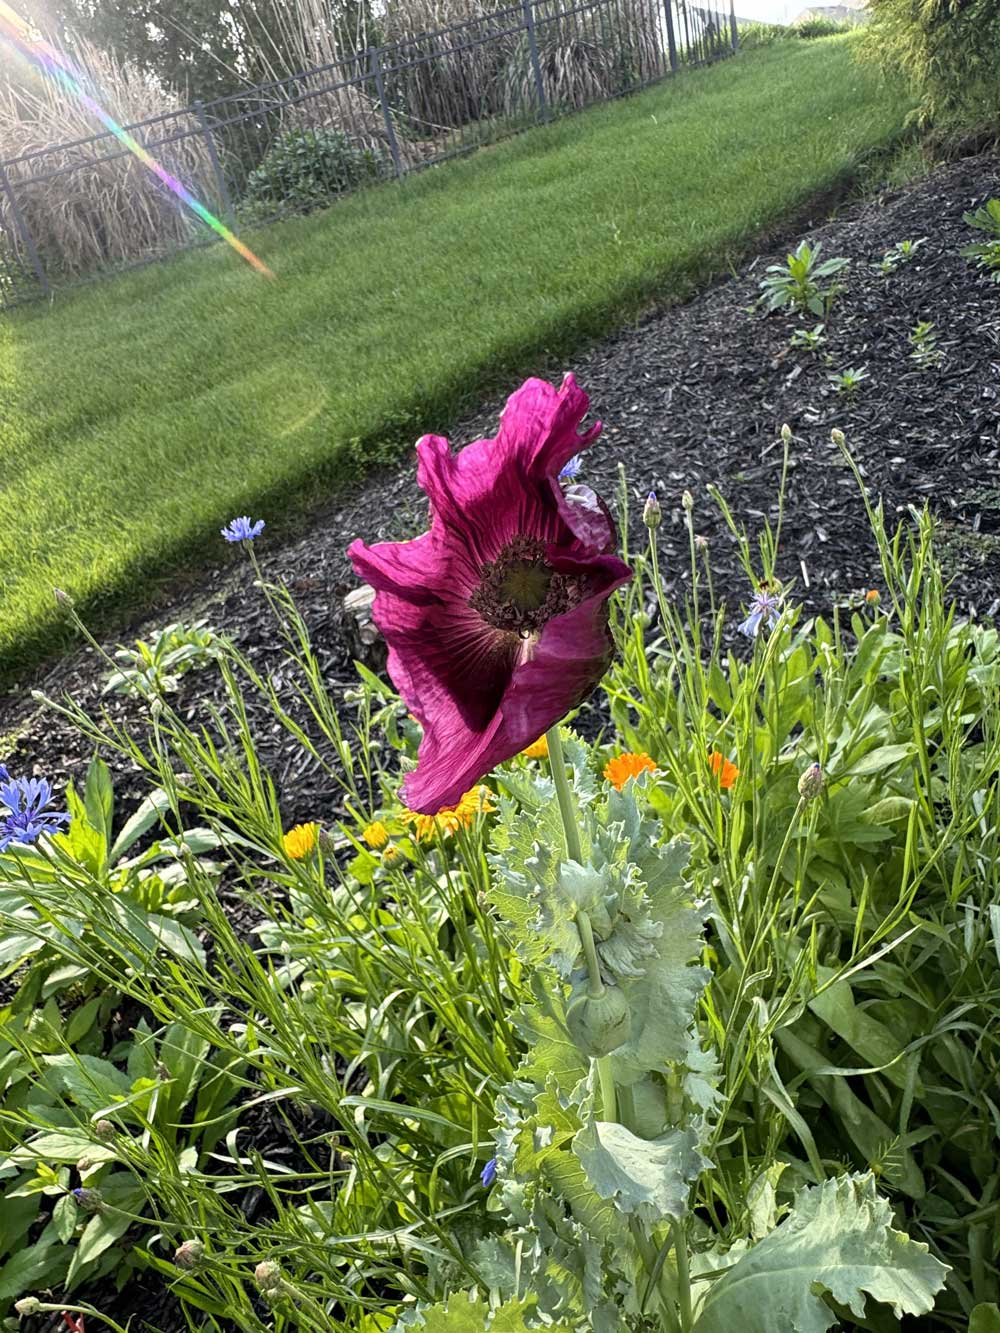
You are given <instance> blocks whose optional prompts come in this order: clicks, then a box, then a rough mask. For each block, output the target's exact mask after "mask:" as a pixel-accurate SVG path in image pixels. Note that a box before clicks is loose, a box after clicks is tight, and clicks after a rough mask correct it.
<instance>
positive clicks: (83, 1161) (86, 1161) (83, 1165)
mask: <svg viewBox="0 0 1000 1333" xmlns="http://www.w3.org/2000/svg"><path fill="white" fill-rule="evenodd" d="M96 1165H97V1163H96V1162H95V1161H94V1159H93V1157H88V1156H86V1154H84V1156H83V1157H81V1158H80V1160H79V1161H78V1162H77V1164H76V1169H77V1172H78V1173H79V1174H80V1175H81V1176H85V1175H86V1174H87V1172H88V1171H92V1170H93V1169H94V1167H95V1166H96Z"/></svg>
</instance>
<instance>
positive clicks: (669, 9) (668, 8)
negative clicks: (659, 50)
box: [663, 0, 677, 74]
mask: <svg viewBox="0 0 1000 1333" xmlns="http://www.w3.org/2000/svg"><path fill="white" fill-rule="evenodd" d="M663 14H664V17H665V18H666V20H667V52H668V54H669V56H670V73H671V74H676V73H677V37H676V35H675V33H674V0H663Z"/></svg>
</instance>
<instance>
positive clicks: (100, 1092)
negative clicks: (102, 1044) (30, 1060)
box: [42, 1054, 129, 1156]
mask: <svg viewBox="0 0 1000 1333" xmlns="http://www.w3.org/2000/svg"><path fill="white" fill-rule="evenodd" d="M44 1063H45V1073H44V1074H43V1075H42V1082H43V1083H44V1084H45V1086H46V1087H48V1088H49V1089H51V1091H52V1092H54V1093H62V1094H63V1095H64V1096H67V1097H69V1098H70V1099H71V1100H72V1101H74V1102H76V1104H77V1105H78V1106H81V1107H83V1109H84V1110H85V1111H86V1112H87V1114H88V1115H95V1114H96V1113H97V1112H98V1111H101V1110H103V1109H104V1108H105V1107H107V1106H109V1105H111V1104H113V1103H114V1102H115V1101H116V1100H117V1099H118V1098H119V1097H126V1096H128V1091H129V1080H128V1077H127V1075H125V1074H123V1073H122V1072H121V1070H120V1069H117V1068H116V1067H115V1066H114V1065H113V1064H111V1062H110V1061H109V1060H101V1059H99V1058H98V1057H97V1056H96V1055H68V1054H67V1055H48V1056H46V1057H45V1061H44ZM89 1155H90V1154H89V1150H88V1156H89Z"/></svg>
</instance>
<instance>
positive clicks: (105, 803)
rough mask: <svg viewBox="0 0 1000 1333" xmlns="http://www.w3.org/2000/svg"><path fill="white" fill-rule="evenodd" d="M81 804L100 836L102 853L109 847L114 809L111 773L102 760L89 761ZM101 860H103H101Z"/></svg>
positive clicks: (95, 758)
mask: <svg viewBox="0 0 1000 1333" xmlns="http://www.w3.org/2000/svg"><path fill="white" fill-rule="evenodd" d="M83 804H84V808H85V809H86V811H87V819H88V820H89V822H90V825H91V827H92V828H94V829H96V830H97V832H98V833H99V834H100V835H101V840H102V842H103V844H104V848H103V850H104V852H105V853H106V852H107V849H108V848H109V847H110V846H111V826H112V820H113V818H114V809H115V790H114V787H113V785H112V783H111V773H110V771H109V769H108V766H107V764H106V763H105V762H104V760H103V759H99V758H97V757H96V756H95V757H94V758H93V759H92V760H91V761H90V766H89V768H88V769H87V778H86V781H85V783H84V787H83ZM102 859H103V858H102Z"/></svg>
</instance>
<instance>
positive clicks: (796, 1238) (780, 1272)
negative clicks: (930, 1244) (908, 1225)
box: [694, 1174, 948, 1333]
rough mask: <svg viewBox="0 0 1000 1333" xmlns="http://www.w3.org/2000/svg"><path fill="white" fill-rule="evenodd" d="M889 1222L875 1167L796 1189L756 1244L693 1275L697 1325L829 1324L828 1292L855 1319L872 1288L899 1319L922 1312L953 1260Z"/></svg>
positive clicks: (832, 1319) (803, 1327)
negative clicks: (710, 1272)
mask: <svg viewBox="0 0 1000 1333" xmlns="http://www.w3.org/2000/svg"><path fill="white" fill-rule="evenodd" d="M891 1222H892V1210H891V1208H890V1206H889V1204H888V1202H887V1200H885V1199H883V1198H881V1197H880V1196H879V1195H878V1193H877V1192H876V1189H875V1181H874V1178H873V1177H872V1176H871V1175H870V1174H869V1175H850V1176H840V1177H838V1178H837V1179H835V1180H826V1181H824V1182H823V1184H822V1185H812V1186H808V1187H807V1188H806V1189H803V1190H800V1191H799V1192H798V1194H796V1196H795V1203H794V1206H793V1209H792V1212H791V1214H790V1215H789V1216H788V1217H787V1218H786V1219H785V1220H784V1221H783V1222H782V1223H781V1225H780V1226H778V1227H776V1228H775V1230H774V1231H772V1232H770V1233H769V1235H767V1236H765V1237H764V1239H763V1240H762V1241H760V1242H759V1243H758V1244H757V1245H755V1246H753V1247H752V1248H750V1249H747V1248H745V1247H736V1248H734V1250H733V1251H731V1252H730V1254H729V1256H727V1257H728V1258H729V1259H730V1261H731V1262H730V1264H729V1266H728V1267H726V1268H725V1270H724V1271H723V1272H722V1275H721V1276H719V1277H716V1278H714V1279H713V1281H712V1282H710V1283H696V1285H695V1293H696V1300H697V1302H698V1305H697V1315H696V1318H695V1321H694V1333H732V1330H733V1329H734V1328H739V1329H740V1333H774V1331H775V1330H776V1329H779V1328H780V1329H782V1330H783V1331H785V1330H787V1333H826V1331H827V1330H828V1329H831V1328H834V1327H835V1326H836V1325H837V1317H836V1315H835V1314H834V1313H833V1311H832V1310H831V1309H830V1307H829V1305H827V1304H826V1303H825V1302H824V1300H823V1299H822V1293H824V1292H828V1293H829V1294H830V1295H831V1296H832V1298H833V1299H834V1300H835V1301H836V1302H838V1303H839V1304H840V1305H842V1306H846V1307H847V1309H849V1310H850V1311H851V1313H852V1314H854V1315H856V1316H857V1317H858V1318H859V1319H861V1318H863V1317H864V1314H865V1297H866V1295H867V1296H871V1297H872V1298H874V1299H875V1300H877V1301H881V1302H882V1303H883V1304H886V1305H891V1306H892V1308H893V1312H894V1314H895V1315H896V1317H897V1318H900V1317H901V1316H902V1315H904V1314H918V1315H919V1314H926V1313H927V1312H928V1311H929V1310H931V1309H933V1307H934V1297H935V1295H936V1294H937V1292H939V1291H940V1290H941V1288H942V1287H943V1286H944V1280H945V1275H946V1273H947V1272H948V1269H947V1268H946V1267H945V1265H944V1264H942V1263H939V1262H938V1260H937V1259H935V1258H934V1257H933V1255H931V1254H930V1252H929V1250H928V1248H927V1246H926V1245H924V1244H921V1243H920V1242H918V1241H914V1240H911V1239H910V1237H909V1236H907V1235H904V1233H903V1232H901V1231H896V1230H895V1229H894V1228H893V1227H892V1225H891ZM734 1254H735V1256H736V1257H735V1261H733V1255H734ZM711 1267H712V1268H717V1267H718V1264H717V1263H716V1262H713V1263H712V1264H711ZM702 1271H705V1270H704V1269H703V1270H702Z"/></svg>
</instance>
